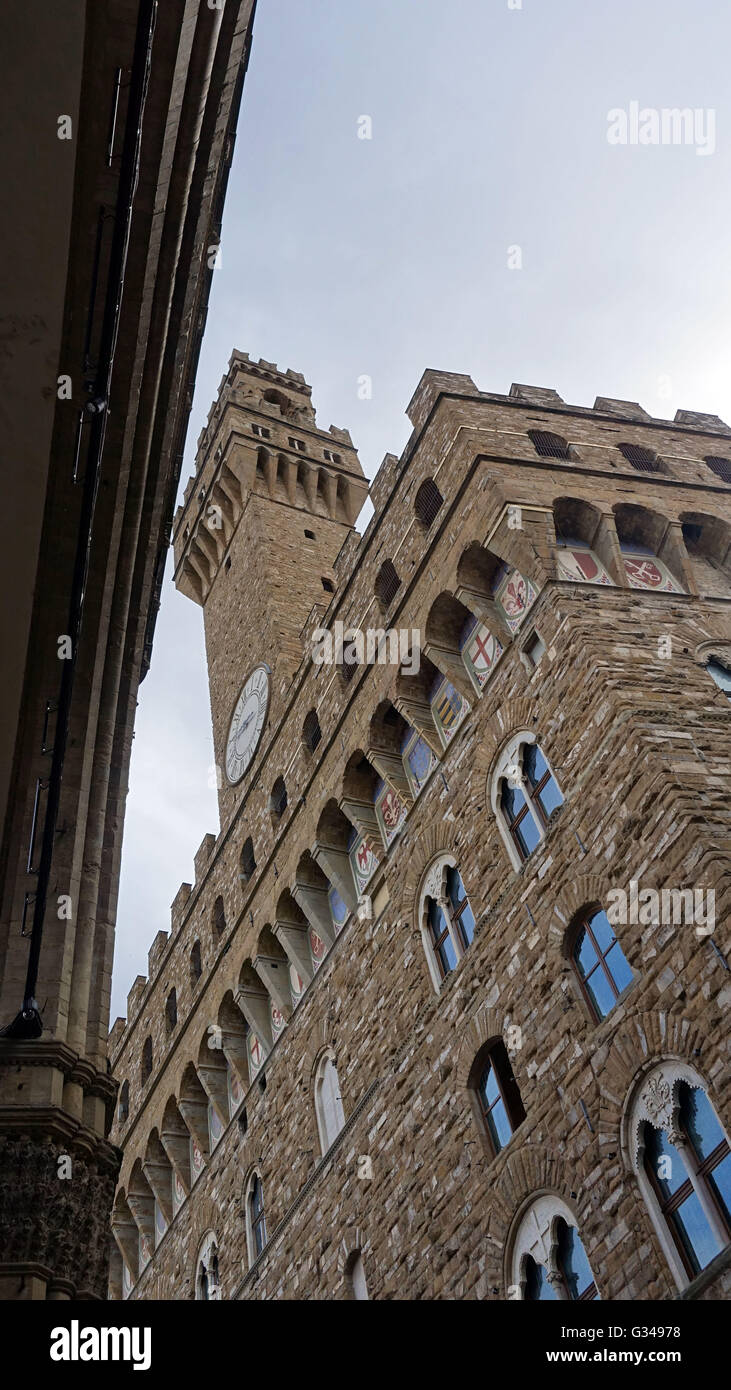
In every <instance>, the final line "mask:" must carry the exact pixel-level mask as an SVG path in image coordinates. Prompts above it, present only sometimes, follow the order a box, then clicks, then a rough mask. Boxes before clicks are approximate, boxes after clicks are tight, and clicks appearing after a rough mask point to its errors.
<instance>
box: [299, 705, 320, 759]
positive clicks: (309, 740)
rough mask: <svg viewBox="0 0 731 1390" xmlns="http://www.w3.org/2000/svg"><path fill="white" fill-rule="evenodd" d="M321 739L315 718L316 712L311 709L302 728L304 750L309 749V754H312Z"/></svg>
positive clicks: (317, 721) (318, 723) (318, 724)
mask: <svg viewBox="0 0 731 1390" xmlns="http://www.w3.org/2000/svg"><path fill="white" fill-rule="evenodd" d="M321 738H322V730H321V728H320V721H319V719H318V717H317V710H314V709H311V710H310V712H309V714H308V715H306V717H305V722H304V724H303V726H302V739H303V742H304V745H305V748H307V749H309V751H310V753H314V751H315V749H316V748H317V745H318V743H319V742H320V739H321Z"/></svg>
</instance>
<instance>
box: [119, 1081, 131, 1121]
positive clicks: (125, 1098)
mask: <svg viewBox="0 0 731 1390" xmlns="http://www.w3.org/2000/svg"><path fill="white" fill-rule="evenodd" d="M117 1119H118V1121H119V1123H120V1124H121V1125H123V1124H124V1123H125V1121H126V1120H128V1119H129V1081H124V1082H123V1083H122V1085H121V1086H120V1088H119V1102H118V1104H117Z"/></svg>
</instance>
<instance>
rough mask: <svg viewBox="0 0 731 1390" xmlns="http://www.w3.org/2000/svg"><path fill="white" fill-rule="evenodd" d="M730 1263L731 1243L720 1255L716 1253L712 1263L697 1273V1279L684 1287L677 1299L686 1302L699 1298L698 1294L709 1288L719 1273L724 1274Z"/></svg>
mask: <svg viewBox="0 0 731 1390" xmlns="http://www.w3.org/2000/svg"><path fill="white" fill-rule="evenodd" d="M730 1265H731V1245H727V1246H726V1249H725V1250H722V1251H721V1253H720V1255H716V1258H715V1260H711V1263H710V1264H709V1265H706V1267H705V1269H702V1270H701V1272H700V1274H696V1276H695V1279H693V1280H692V1281H691V1283H690V1284H689V1285H688V1287H687V1288H686V1289H683V1290H682V1291H681V1292H680V1293H679V1294H677V1296H676V1297H677V1300H678V1301H680V1302H685V1301H687V1300H690V1299H694V1298H697V1297H698V1295H699V1294H701V1293H703V1290H704V1289H707V1288H708V1285H709V1284H712V1283H713V1281H714V1279H716V1278H717V1277H718V1275H719V1274H722V1273H723V1271H724V1269H728V1268H729V1266H730ZM719 1301H720V1300H719Z"/></svg>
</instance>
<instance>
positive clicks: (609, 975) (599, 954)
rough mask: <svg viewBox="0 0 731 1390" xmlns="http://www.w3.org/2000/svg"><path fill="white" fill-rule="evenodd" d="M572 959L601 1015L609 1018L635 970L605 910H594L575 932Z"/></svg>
mask: <svg viewBox="0 0 731 1390" xmlns="http://www.w3.org/2000/svg"><path fill="white" fill-rule="evenodd" d="M573 960H574V964H575V966H576V969H577V972H578V975H579V978H580V980H581V981H582V983H583V985H584V988H585V990H586V993H587V995H588V996H589V999H590V1001H591V1003H592V1005H593V1008H594V1011H595V1013H596V1016H597V1018H598V1019H600V1020H601V1019H603V1018H606V1016H607V1014H608V1013H609V1011H610V1009H612V1008H613V1007H614V1005H615V1003H616V1001H617V999H618V998H619V996H620V994H621V993H622V990H623V989H625V988H626V987H627V985H629V984H630V983H631V981H632V971H631V969H630V967H629V965H628V963H627V959H626V957H625V955H624V952H623V950H622V947H621V946H620V944H619V942H618V941H617V938H616V936H615V935H614V931H613V928H612V926H611V924H610V922H609V919H608V917H607V915H606V913H605V912H604V911H600V912H595V913H593V915H592V916H591V917H590V918H589V919H588V920H587V921H585V922H584V923H583V924H582V925H581V927H580V929H579V931H578V933H577V936H576V941H575V943H574V949H573Z"/></svg>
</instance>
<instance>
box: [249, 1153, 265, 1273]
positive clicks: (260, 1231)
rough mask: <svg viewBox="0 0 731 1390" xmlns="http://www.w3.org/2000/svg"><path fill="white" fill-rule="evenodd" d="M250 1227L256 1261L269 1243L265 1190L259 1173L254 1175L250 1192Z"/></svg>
mask: <svg viewBox="0 0 731 1390" xmlns="http://www.w3.org/2000/svg"><path fill="white" fill-rule="evenodd" d="M249 1226H250V1230H251V1245H252V1257H253V1258H254V1259H256V1257H257V1255H260V1254H261V1252H262V1250H263V1249H264V1246H265V1245H266V1243H267V1228H266V1219H265V1216H264V1189H263V1187H262V1185H261V1178H260V1177H259V1174H258V1173H255V1174H254V1177H253V1179H252V1182H251V1189H250V1191H249Z"/></svg>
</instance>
